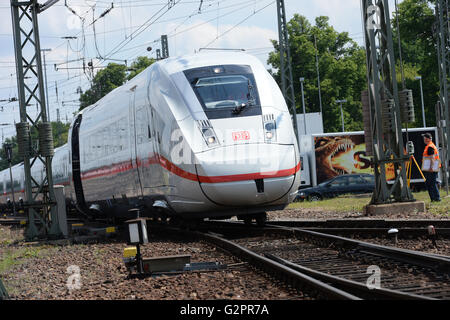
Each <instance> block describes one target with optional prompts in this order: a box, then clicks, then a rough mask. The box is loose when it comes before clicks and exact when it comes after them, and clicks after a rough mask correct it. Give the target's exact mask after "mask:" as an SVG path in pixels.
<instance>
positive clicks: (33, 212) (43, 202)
mask: <svg viewBox="0 0 450 320" xmlns="http://www.w3.org/2000/svg"><path fill="white" fill-rule="evenodd" d="M56 2H57V0H49V1H47V2H46V3H45V4H44V5H42V6H41V5H39V4H38V2H37V0H31V1H21V2H18V1H16V0H11V13H12V25H13V39H14V48H15V56H16V74H17V88H18V93H19V96H18V98H19V109H20V122H19V123H17V124H16V130H17V143H18V147H19V155H20V156H21V157H22V158H23V165H24V173H25V194H26V203H25V208H26V209H27V211H28V225H27V230H26V234H25V236H26V239H27V240H28V241H32V240H34V239H36V238H48V237H54V238H57V237H61V235H62V233H61V230H60V228H59V223H58V212H57V206H56V197H55V192H54V189H53V177H52V157H53V154H54V146H53V135H52V127H51V124H50V122H49V121H48V115H47V110H46V103H45V98H46V96H45V90H44V81H43V75H42V74H43V72H42V71H43V70H42V69H43V68H42V60H41V48H40V39H39V27H38V14H39V13H41V12H43V11H44V10H46V9H48V8H49V7H51V6H52V5H53V4H55V3H56ZM34 104H36V105H37V106H38V114H37V116H34V115H33V114H29V113H28V112H27V108H26V106H28V105H34ZM32 128H35V129H36V130H37V132H38V137H39V144H38V145H39V148H36V147H35V145H37V144H36V143H35V142H37V141H32V139H31V134H30V132H31V129H32ZM38 162H41V163H42V165H43V166H42V168H43V169H42V173H43V174H42V176H43V177H42V178H41V172H40V171H39V173H38V175H37V176H36V173H35V176H33V175H32V167H33V166H35V165H36V164H37V163H38ZM38 199H39V200H38ZM36 219H39V220H40V222H41V223H40V226H39V227H38V225H36V224H35V220H36Z"/></svg>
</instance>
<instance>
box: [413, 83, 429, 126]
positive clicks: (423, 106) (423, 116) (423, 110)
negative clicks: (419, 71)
mask: <svg viewBox="0 0 450 320" xmlns="http://www.w3.org/2000/svg"><path fill="white" fill-rule="evenodd" d="M416 80H420V96H421V99H422V118H423V127H424V128H426V127H427V121H426V119H425V103H424V100H423V86H422V77H421V76H417V77H416Z"/></svg>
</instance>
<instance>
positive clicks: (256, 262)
mask: <svg viewBox="0 0 450 320" xmlns="http://www.w3.org/2000/svg"><path fill="white" fill-rule="evenodd" d="M195 234H196V235H197V236H198V237H200V238H202V239H204V240H206V241H207V242H209V243H213V244H215V245H216V246H218V247H220V248H222V249H224V250H226V251H228V252H230V253H231V254H233V255H234V256H236V257H238V258H241V259H243V260H245V261H247V262H249V263H250V264H251V265H253V266H254V267H256V268H258V269H260V270H262V271H264V272H266V273H268V274H270V275H272V276H275V277H277V278H278V279H279V280H282V281H284V282H286V283H288V284H291V285H292V286H294V287H296V288H299V289H302V290H304V288H305V287H307V288H309V289H311V290H313V291H315V292H318V293H319V295H324V296H326V297H329V298H331V299H337V300H361V298H359V297H357V296H355V295H353V294H351V293H348V292H345V291H343V290H340V289H337V288H335V287H333V286H330V285H328V284H326V283H324V282H322V281H320V280H318V279H315V278H312V277H310V276H308V275H306V274H305V273H302V272H301V271H298V270H294V269H293V268H291V267H288V266H285V265H283V264H281V263H279V262H276V261H273V260H271V259H268V258H266V257H264V256H261V255H259V254H257V253H255V252H253V251H251V250H249V249H247V248H245V247H243V246H240V245H238V244H236V243H234V242H232V241H229V240H226V239H224V238H222V237H219V236H217V235H212V234H206V233H201V232H195Z"/></svg>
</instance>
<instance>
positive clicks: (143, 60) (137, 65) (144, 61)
mask: <svg viewBox="0 0 450 320" xmlns="http://www.w3.org/2000/svg"><path fill="white" fill-rule="evenodd" d="M155 62H156V60H155V59H153V58H148V57H145V56H142V57H138V58H137V59H136V60H135V61H134V62H133V63H132V64H131V70H132V71H131V72H130V74H129V75H128V77H127V79H128V80H131V79H133V78H134V77H135V76H137V75H138V74H139V73H141V72H142V71H144V70H145V69H147V68H148V67H149V66H151V65H152V64H153V63H155Z"/></svg>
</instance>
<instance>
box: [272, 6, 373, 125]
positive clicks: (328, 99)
mask: <svg viewBox="0 0 450 320" xmlns="http://www.w3.org/2000/svg"><path fill="white" fill-rule="evenodd" d="M287 29H288V32H289V39H290V50H291V56H292V61H293V65H292V67H293V77H294V86H295V88H296V90H295V93H296V97H295V99H296V107H297V110H301V109H302V108H301V101H302V99H301V91H300V77H304V78H305V82H304V91H305V105H306V111H307V112H319V111H320V104H319V89H318V83H317V71H316V49H315V40H314V36H316V39H317V51H318V57H319V72H320V78H321V82H320V85H321V93H322V94H321V95H322V104H323V120H324V127H325V128H324V129H325V131H327V132H335V131H341V130H342V125H341V120H340V119H341V117H340V106H339V105H338V104H337V103H336V102H335V101H336V100H341V99H346V100H347V101H348V102H347V103H346V104H344V119H345V128H346V130H362V128H363V125H362V110H361V102H360V101H361V91H363V90H364V89H365V88H366V87H367V81H366V66H365V62H366V61H365V50H364V49H363V48H362V47H360V46H358V44H357V43H356V42H354V41H353V40H352V39H351V38H350V37H349V35H348V33H347V32H341V33H339V32H337V31H336V30H335V29H334V28H333V27H332V26H330V25H329V18H328V17H324V16H321V17H317V18H316V20H315V26H312V25H311V24H310V22H309V21H308V20H307V19H306V18H305V17H304V16H301V15H298V14H296V15H294V17H293V19H292V20H290V21H289V23H288V25H287ZM272 43H273V45H274V48H275V51H274V52H272V53H271V54H270V55H269V60H268V63H269V64H270V65H272V66H273V67H274V68H276V69H278V70H279V69H280V54H279V46H278V42H277V41H272ZM272 72H273V71H272ZM273 73H274V72H273ZM274 76H275V79H276V80H277V81H278V82H279V83H280V74H279V71H277V72H276V73H274Z"/></svg>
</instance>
